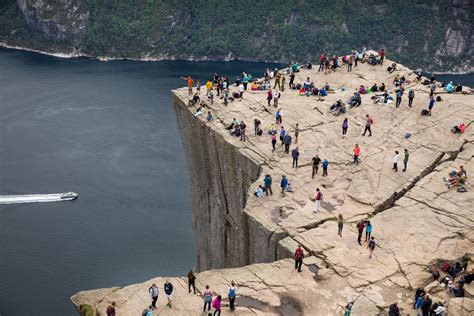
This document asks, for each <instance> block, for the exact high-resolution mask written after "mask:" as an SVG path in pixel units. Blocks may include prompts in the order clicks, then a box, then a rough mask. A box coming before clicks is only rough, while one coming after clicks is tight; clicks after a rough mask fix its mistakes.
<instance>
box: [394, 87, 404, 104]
mask: <svg viewBox="0 0 474 316" xmlns="http://www.w3.org/2000/svg"><path fill="white" fill-rule="evenodd" d="M395 94H396V96H397V99H396V101H395V106H396V107H397V108H399V107H400V105H401V104H402V96H403V90H402V89H401V88H400V89H397V91H396V92H395Z"/></svg>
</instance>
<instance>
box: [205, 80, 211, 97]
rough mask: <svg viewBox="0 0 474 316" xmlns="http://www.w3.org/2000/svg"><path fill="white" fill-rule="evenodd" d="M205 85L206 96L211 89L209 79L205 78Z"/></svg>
mask: <svg viewBox="0 0 474 316" xmlns="http://www.w3.org/2000/svg"><path fill="white" fill-rule="evenodd" d="M205 87H206V96H208V95H209V93H210V92H211V89H212V82H211V80H207V82H206V85H205Z"/></svg>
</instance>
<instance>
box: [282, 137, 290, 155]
mask: <svg viewBox="0 0 474 316" xmlns="http://www.w3.org/2000/svg"><path fill="white" fill-rule="evenodd" d="M283 142H284V144H285V153H287V154H289V153H290V145H291V142H292V139H291V135H290V134H286V136H285V138H284V139H283Z"/></svg>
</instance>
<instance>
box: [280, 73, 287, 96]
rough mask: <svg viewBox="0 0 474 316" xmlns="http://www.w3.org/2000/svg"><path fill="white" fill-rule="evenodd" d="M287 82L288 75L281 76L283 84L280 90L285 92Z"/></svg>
mask: <svg viewBox="0 0 474 316" xmlns="http://www.w3.org/2000/svg"><path fill="white" fill-rule="evenodd" d="M285 82H286V77H285V76H283V75H282V76H281V86H280V91H281V92H283V91H285Z"/></svg>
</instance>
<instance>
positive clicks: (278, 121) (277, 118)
mask: <svg viewBox="0 0 474 316" xmlns="http://www.w3.org/2000/svg"><path fill="white" fill-rule="evenodd" d="M282 116H283V111H282V110H281V109H278V110H277V111H276V112H275V122H276V124H277V125H278V124H281V123H283V118H282Z"/></svg>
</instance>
